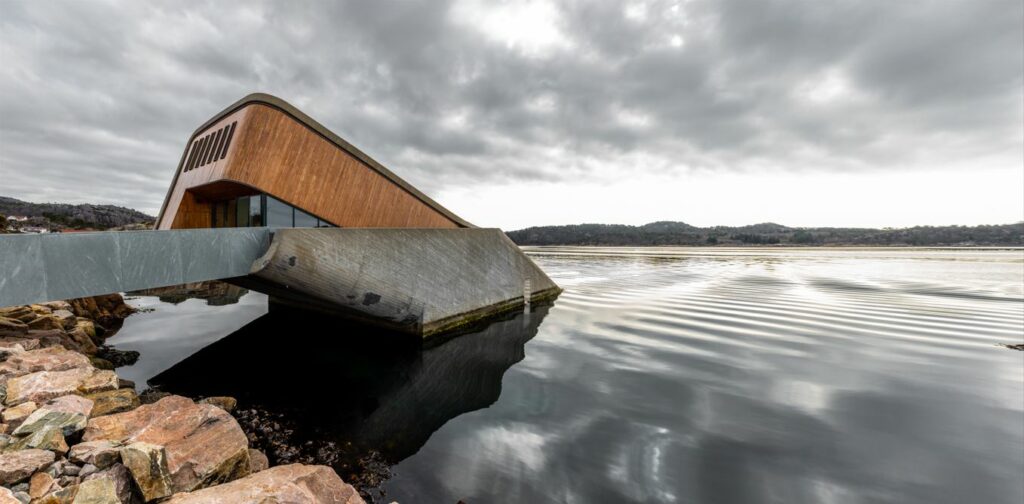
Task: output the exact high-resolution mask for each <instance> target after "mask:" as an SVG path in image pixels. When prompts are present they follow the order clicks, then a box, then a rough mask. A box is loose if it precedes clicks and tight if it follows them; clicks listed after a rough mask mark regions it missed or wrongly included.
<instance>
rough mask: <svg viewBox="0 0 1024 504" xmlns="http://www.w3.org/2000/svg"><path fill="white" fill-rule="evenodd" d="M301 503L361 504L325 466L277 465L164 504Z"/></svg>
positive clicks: (171, 499) (178, 496)
mask: <svg viewBox="0 0 1024 504" xmlns="http://www.w3.org/2000/svg"><path fill="white" fill-rule="evenodd" d="M212 502H218V503H224V504H233V503H238V504H242V503H251V502H303V503H310V504H363V502H364V501H363V499H362V498H361V497H359V493H358V492H356V489H355V488H353V487H352V486H351V485H348V484H346V483H345V482H344V481H341V478H339V477H338V474H337V473H335V472H334V470H333V469H331V468H330V467H327V466H307V465H302V464H291V465H283V466H277V467H273V468H270V469H267V470H266V471H261V472H258V473H256V474H253V475H251V476H248V477H245V478H242V479H240V480H235V481H232V482H230V483H225V484H223V485H219V486H215V487H210V488H206V489H203V490H198V491H195V492H190V493H184V494H179V495H175V496H174V497H171V498H170V499H169V500H167V501H166V502H165V504H200V503H202V504H208V503H212Z"/></svg>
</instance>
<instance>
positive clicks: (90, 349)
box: [64, 327, 97, 355]
mask: <svg viewBox="0 0 1024 504" xmlns="http://www.w3.org/2000/svg"><path fill="white" fill-rule="evenodd" d="M66 336H67V337H66V342H65V344H64V346H65V347H68V348H70V349H71V350H75V351H78V352H82V353H84V354H86V355H96V350H97V347H96V343H93V341H92V338H90V337H89V335H88V334H86V333H85V331H84V330H83V329H81V328H79V327H73V328H71V330H70V331H68V332H67V333H66Z"/></svg>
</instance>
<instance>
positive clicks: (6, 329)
mask: <svg viewBox="0 0 1024 504" xmlns="http://www.w3.org/2000/svg"><path fill="white" fill-rule="evenodd" d="M26 333H28V325H26V324H25V323H24V322H22V321H20V320H18V319H12V318H7V317H0V336H23V335H25V334H26Z"/></svg>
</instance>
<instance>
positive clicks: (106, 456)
mask: <svg viewBox="0 0 1024 504" xmlns="http://www.w3.org/2000/svg"><path fill="white" fill-rule="evenodd" d="M68 458H69V459H71V461H72V462H76V463H79V464H92V465H94V466H96V467H98V468H100V469H106V468H108V467H110V466H112V465H114V464H116V463H118V462H120V461H121V444H120V443H118V442H116V441H109V440H106V439H101V440H98V441H86V442H83V443H78V444H76V445H75V446H72V447H71V451H70V452H69V453H68Z"/></svg>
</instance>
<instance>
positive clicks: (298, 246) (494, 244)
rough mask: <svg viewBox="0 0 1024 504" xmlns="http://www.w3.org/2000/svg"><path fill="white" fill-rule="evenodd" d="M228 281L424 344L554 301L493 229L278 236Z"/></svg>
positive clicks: (536, 273)
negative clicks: (441, 335) (543, 300)
mask: <svg viewBox="0 0 1024 504" xmlns="http://www.w3.org/2000/svg"><path fill="white" fill-rule="evenodd" d="M235 280H238V281H240V282H241V283H242V284H243V285H245V286H248V287H251V288H253V289H256V290H261V291H263V292H267V293H268V294H270V295H271V296H272V297H274V298H276V299H279V300H282V301H284V302H286V303H289V304H293V305H296V306H301V307H317V308H320V309H323V310H325V311H333V312H336V313H340V314H345V315H349V316H352V317H354V318H359V319H363V320H365V321H367V322H370V323H374V324H378V325H383V326H387V327H389V328H391V329H395V330H399V331H402V332H407V333H411V334H416V335H418V336H422V337H427V336H430V335H432V334H436V333H439V332H444V331H448V330H451V329H454V328H457V327H459V326H461V325H464V324H466V323H470V322H473V321H474V320H476V319H479V318H482V317H487V316H489V315H493V314H496V313H498V312H502V311H507V310H511V309H515V308H516V307H520V306H522V305H523V304H524V303H525V302H528V301H529V300H531V299H534V300H536V299H539V298H542V297H550V296H554V295H557V293H558V292H559V291H560V289H559V288H558V286H557V285H555V283H554V282H552V281H551V279H550V278H548V276H547V275H546V274H544V272H543V271H542V270H541V269H540V268H538V267H537V265H536V264H534V263H533V261H531V260H530V258H529V257H527V256H526V255H525V254H523V253H522V251H520V250H519V247H517V246H516V245H515V244H514V243H512V241H511V240H509V239H508V237H507V236H505V233H503V232H502V231H501V230H500V229H479V228H474V229H341V228H334V229H281V230H278V231H277V232H276V234H275V236H274V239H273V242H272V243H271V246H270V249H269V250H268V251H267V253H266V254H265V255H264V256H263V257H262V258H260V259H259V260H258V261H256V263H255V264H254V265H253V269H252V271H250V274H249V276H248V277H246V278H245V279H235ZM235 280H233V281H235ZM524 289H529V290H528V291H527V292H525V293H524Z"/></svg>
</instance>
